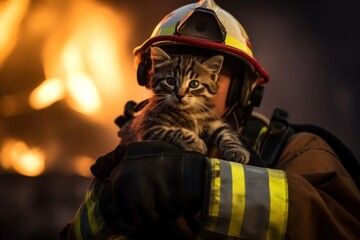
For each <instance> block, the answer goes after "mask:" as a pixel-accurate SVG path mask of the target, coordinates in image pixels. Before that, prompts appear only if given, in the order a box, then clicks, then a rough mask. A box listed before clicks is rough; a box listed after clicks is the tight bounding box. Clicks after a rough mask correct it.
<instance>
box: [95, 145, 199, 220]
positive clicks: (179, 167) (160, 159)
mask: <svg viewBox="0 0 360 240" xmlns="http://www.w3.org/2000/svg"><path fill="white" fill-rule="evenodd" d="M112 158H116V159H112ZM111 159H112V160H111ZM205 166H206V157H205V156H204V155H202V154H199V153H196V152H187V151H183V150H181V149H179V148H177V147H174V146H172V145H170V144H168V143H165V142H161V141H144V142H133V143H129V144H126V145H120V146H119V147H118V148H117V149H115V150H114V152H112V153H110V154H108V155H106V156H105V157H102V158H99V159H98V161H97V162H96V163H95V165H94V166H93V167H92V169H91V170H92V172H93V174H94V175H95V176H97V177H108V176H109V177H110V184H111V198H112V199H111V203H110V204H108V206H106V207H105V208H104V215H105V217H106V218H107V219H108V220H109V221H110V222H113V223H115V222H118V223H121V224H122V225H124V224H125V225H127V226H134V227H136V226H137V225H140V224H143V223H154V222H157V221H159V220H161V219H176V218H178V217H180V215H184V216H191V215H193V214H195V213H198V212H199V211H201V210H202V207H203V192H204V189H203V188H204V186H203V185H204V184H203V182H204V177H205ZM115 225H116V224H115ZM115 227H116V226H115Z"/></svg>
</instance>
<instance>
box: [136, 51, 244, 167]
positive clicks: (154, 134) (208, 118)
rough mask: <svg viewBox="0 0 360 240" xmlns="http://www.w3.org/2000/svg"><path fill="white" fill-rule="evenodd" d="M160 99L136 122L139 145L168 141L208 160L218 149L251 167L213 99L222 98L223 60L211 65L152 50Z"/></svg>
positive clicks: (217, 58)
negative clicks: (219, 82) (210, 149)
mask: <svg viewBox="0 0 360 240" xmlns="http://www.w3.org/2000/svg"><path fill="white" fill-rule="evenodd" d="M151 59H152V69H151V71H152V77H151V81H150V88H151V90H152V91H153V93H154V95H153V97H152V98H150V99H149V103H148V104H147V105H146V106H145V107H144V109H143V110H142V111H141V112H140V113H139V115H138V116H137V117H136V118H135V120H134V122H133V127H134V128H132V129H137V130H136V131H137V137H138V140H164V141H166V142H169V143H171V144H173V145H175V146H177V147H180V148H182V149H184V150H190V151H198V152H200V153H203V154H205V155H206V153H207V151H208V146H211V145H212V144H215V146H216V147H218V148H219V149H220V151H221V153H222V155H223V158H225V159H226V160H229V161H236V162H241V163H248V162H249V158H250V154H249V153H248V151H247V150H246V149H245V148H244V147H243V144H242V143H241V142H240V140H239V138H238V137H237V134H236V133H235V132H233V131H231V130H230V127H229V126H228V125H227V124H226V123H225V122H224V121H222V120H221V118H220V117H219V116H217V115H216V114H215V112H214V110H213V105H212V103H211V101H210V99H211V98H212V97H213V96H214V95H215V94H216V92H217V88H218V85H217V80H218V75H219V72H220V70H221V67H222V64H223V59H224V58H223V56H221V55H216V56H214V57H211V58H209V59H206V60H204V59H201V58H199V57H195V56H188V55H176V56H173V57H170V56H169V55H168V54H167V53H166V52H164V51H163V50H162V49H160V48H158V47H152V49H151Z"/></svg>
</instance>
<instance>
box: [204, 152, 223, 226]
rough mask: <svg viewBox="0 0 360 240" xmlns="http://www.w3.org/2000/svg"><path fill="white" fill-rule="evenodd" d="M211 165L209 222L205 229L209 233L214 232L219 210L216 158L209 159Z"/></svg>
mask: <svg viewBox="0 0 360 240" xmlns="http://www.w3.org/2000/svg"><path fill="white" fill-rule="evenodd" d="M210 163H211V168H212V171H211V174H212V176H211V183H210V184H211V187H210V191H211V193H210V195H211V199H210V204H209V221H208V225H207V227H206V228H207V229H208V230H209V231H213V232H215V230H216V220H217V218H218V216H219V208H220V187H221V182H220V161H219V159H216V158H210Z"/></svg>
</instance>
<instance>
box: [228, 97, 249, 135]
mask: <svg viewBox="0 0 360 240" xmlns="http://www.w3.org/2000/svg"><path fill="white" fill-rule="evenodd" d="M252 111H253V106H252V105H248V106H241V105H240V103H239V102H235V103H234V104H233V105H232V106H230V107H229V108H227V110H226V112H225V113H224V114H223V115H222V118H223V119H225V120H226V121H227V122H228V123H229V124H230V125H231V126H232V127H233V128H234V130H236V131H238V132H240V130H241V128H242V126H244V124H245V123H246V122H247V120H248V119H249V117H250V116H251V112H252Z"/></svg>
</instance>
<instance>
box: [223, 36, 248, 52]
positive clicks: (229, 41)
mask: <svg viewBox="0 0 360 240" xmlns="http://www.w3.org/2000/svg"><path fill="white" fill-rule="evenodd" d="M225 45H228V46H231V47H234V48H237V49H240V50H242V51H244V52H246V53H247V54H248V55H250V56H253V52H252V50H251V49H250V48H249V47H248V46H247V45H246V43H245V42H242V41H240V40H239V39H237V38H235V37H232V36H229V35H226V38H225Z"/></svg>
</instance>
